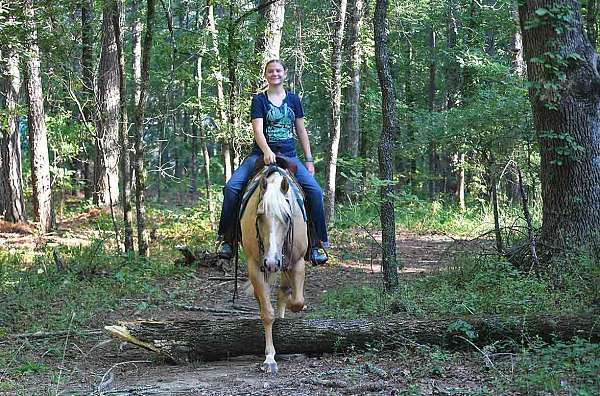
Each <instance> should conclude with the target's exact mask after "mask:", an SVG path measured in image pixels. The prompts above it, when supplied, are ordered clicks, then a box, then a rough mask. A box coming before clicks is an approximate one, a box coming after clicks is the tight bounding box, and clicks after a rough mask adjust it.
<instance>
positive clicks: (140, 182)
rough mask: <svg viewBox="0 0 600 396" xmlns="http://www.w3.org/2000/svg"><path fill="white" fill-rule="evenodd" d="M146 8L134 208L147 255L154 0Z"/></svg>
mask: <svg viewBox="0 0 600 396" xmlns="http://www.w3.org/2000/svg"><path fill="white" fill-rule="evenodd" d="M147 4H148V6H147V9H146V35H145V37H144V48H143V52H142V69H141V78H140V100H139V102H138V104H137V107H136V111H135V126H134V131H135V137H134V139H135V161H134V168H135V175H136V176H135V209H136V220H137V234H138V254H139V255H140V256H143V257H147V256H148V254H149V253H148V240H149V238H148V230H147V229H146V206H145V203H144V200H145V190H146V172H145V169H144V142H143V138H144V111H145V109H146V102H147V100H148V85H149V80H150V57H151V55H152V53H151V52H152V37H153V33H154V12H155V0H148V2H147Z"/></svg>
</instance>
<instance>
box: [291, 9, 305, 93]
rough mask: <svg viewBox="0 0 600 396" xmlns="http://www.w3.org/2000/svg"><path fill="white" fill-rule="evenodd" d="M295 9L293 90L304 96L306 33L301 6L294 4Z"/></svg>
mask: <svg viewBox="0 0 600 396" xmlns="http://www.w3.org/2000/svg"><path fill="white" fill-rule="evenodd" d="M293 7H294V25H295V35H296V38H295V40H294V46H295V51H294V52H293V54H294V78H293V79H292V90H293V91H295V92H296V93H297V94H299V95H300V96H302V94H303V92H304V86H303V85H302V75H303V74H304V65H305V63H306V59H305V58H306V55H305V53H304V31H303V29H302V22H303V17H304V16H303V15H302V9H301V5H300V4H298V3H297V2H294V3H293Z"/></svg>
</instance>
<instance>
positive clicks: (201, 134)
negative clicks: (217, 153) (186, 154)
mask: <svg viewBox="0 0 600 396" xmlns="http://www.w3.org/2000/svg"><path fill="white" fill-rule="evenodd" d="M196 18H197V19H196V30H198V31H200V29H201V24H200V18H199V16H197V17H196ZM205 53H206V41H204V40H203V41H202V48H201V50H200V51H199V55H198V57H197V58H196V100H197V101H198V103H197V107H196V109H197V110H196V123H195V124H196V133H195V134H194V136H193V139H194V142H196V141H197V140H200V146H201V148H202V158H203V160H204V161H203V163H204V172H203V173H204V191H205V194H206V200H207V201H208V212H209V217H210V223H211V225H212V226H213V228H214V224H215V213H216V209H215V203H214V200H213V196H212V192H211V183H210V153H209V151H208V146H207V144H206V130H205V128H204V124H203V120H202V117H203V115H202V113H203V110H202V81H203V77H202V61H203V59H204V54H205Z"/></svg>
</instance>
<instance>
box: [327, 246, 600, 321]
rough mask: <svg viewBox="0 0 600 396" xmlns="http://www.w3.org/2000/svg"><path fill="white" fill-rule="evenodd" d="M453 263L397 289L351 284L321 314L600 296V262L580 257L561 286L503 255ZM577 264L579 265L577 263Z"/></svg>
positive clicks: (568, 305)
mask: <svg viewBox="0 0 600 396" xmlns="http://www.w3.org/2000/svg"><path fill="white" fill-rule="evenodd" d="M455 260H456V261H455V263H456V264H455V266H454V267H453V268H449V269H445V270H441V271H439V272H437V273H434V274H432V275H429V276H425V277H419V278H407V279H404V280H403V281H402V282H401V283H400V286H399V288H398V289H397V290H396V291H394V292H393V293H384V292H383V291H381V290H379V289H375V288H371V287H366V286H364V287H360V288H357V287H347V288H343V289H341V290H333V291H330V292H328V293H326V294H325V295H324V297H323V302H324V308H323V309H322V311H320V312H319V313H317V314H316V315H317V316H319V315H322V316H327V317H345V318H348V317H357V316H365V315H372V314H375V313H377V314H390V313H393V312H406V313H408V314H410V315H414V316H417V317H425V316H427V317H444V316H461V315H496V314H500V315H502V314H506V315H519V314H534V313H567V312H577V311H582V310H586V309H589V307H590V306H592V304H593V301H594V300H595V299H597V298H598V297H599V295H598V287H599V286H598V280H599V279H600V276H599V273H598V271H599V270H598V266H597V265H594V264H593V263H592V262H591V261H586V260H585V258H580V259H579V260H578V261H577V263H578V265H577V267H576V268H577V270H576V271H575V270H574V272H572V273H571V274H570V276H568V277H566V276H565V279H564V282H563V283H562V284H561V286H560V287H559V288H557V287H556V286H555V284H554V282H552V281H550V280H548V279H544V278H542V277H539V276H536V275H534V274H528V273H523V272H521V271H519V270H517V269H516V268H514V267H513V266H512V265H511V264H509V263H508V262H506V261H504V260H503V259H501V258H499V257H497V256H486V257H478V256H469V255H462V256H458V257H457V258H456V259H455ZM573 265H575V264H573Z"/></svg>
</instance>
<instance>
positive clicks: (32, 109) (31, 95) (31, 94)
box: [25, 0, 55, 233]
mask: <svg viewBox="0 0 600 396" xmlns="http://www.w3.org/2000/svg"><path fill="white" fill-rule="evenodd" d="M25 17H26V20H27V22H26V28H27V43H28V45H29V56H28V58H27V61H26V79H27V102H28V105H29V111H28V122H29V159H30V162H31V185H32V187H33V211H34V213H35V218H36V220H38V221H39V222H40V230H41V231H42V232H44V233H45V232H48V231H50V229H52V228H54V226H55V224H54V211H53V209H52V191H51V189H50V161H49V157H48V137H47V129H46V119H45V114H44V98H43V95H42V78H41V75H40V51H39V47H38V42H37V27H36V25H35V18H34V9H33V0H26V1H25Z"/></svg>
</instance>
